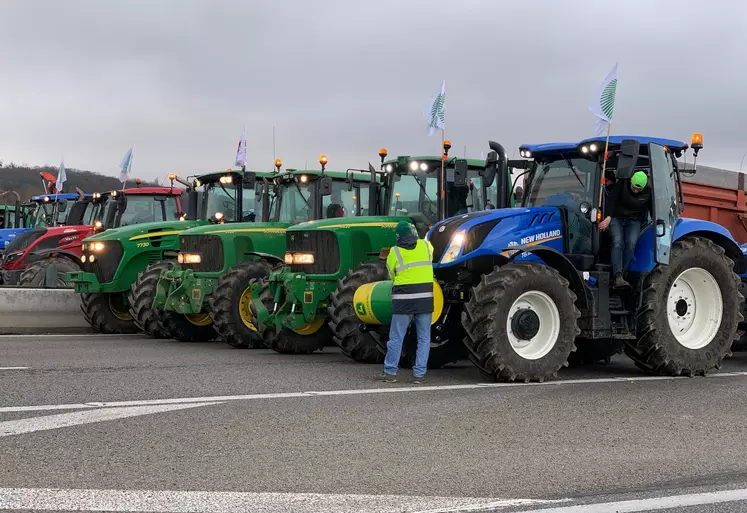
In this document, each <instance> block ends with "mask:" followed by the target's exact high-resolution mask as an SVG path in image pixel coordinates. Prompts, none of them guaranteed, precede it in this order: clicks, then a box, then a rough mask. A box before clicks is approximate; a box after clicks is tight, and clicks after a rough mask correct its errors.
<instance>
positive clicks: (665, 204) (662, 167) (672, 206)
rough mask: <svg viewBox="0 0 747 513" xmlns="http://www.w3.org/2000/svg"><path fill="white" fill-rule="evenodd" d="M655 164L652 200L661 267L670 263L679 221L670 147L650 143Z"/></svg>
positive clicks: (652, 165) (658, 259)
mask: <svg viewBox="0 0 747 513" xmlns="http://www.w3.org/2000/svg"><path fill="white" fill-rule="evenodd" d="M648 154H649V159H650V162H651V187H652V191H651V200H652V202H653V217H654V218H653V225H654V257H655V259H656V262H657V263H659V264H664V265H667V264H669V254H670V252H671V250H672V236H673V233H674V227H675V226H676V224H677V219H678V218H679V212H678V209H677V192H676V190H675V185H674V180H675V176H674V166H673V165H672V159H671V158H670V155H669V151H668V150H667V148H666V147H664V146H662V145H660V144H655V143H649V145H648Z"/></svg>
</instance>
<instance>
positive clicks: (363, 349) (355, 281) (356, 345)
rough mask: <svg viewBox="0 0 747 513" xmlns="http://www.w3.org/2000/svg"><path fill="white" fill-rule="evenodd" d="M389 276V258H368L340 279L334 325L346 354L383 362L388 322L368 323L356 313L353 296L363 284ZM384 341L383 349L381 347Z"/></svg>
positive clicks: (334, 295) (334, 296) (331, 313)
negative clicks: (386, 323) (382, 323)
mask: <svg viewBox="0 0 747 513" xmlns="http://www.w3.org/2000/svg"><path fill="white" fill-rule="evenodd" d="M387 279H389V272H388V271H387V269H386V262H383V261H381V262H365V263H363V264H361V265H359V266H358V267H356V268H355V269H351V270H349V271H348V274H347V276H345V277H344V278H343V279H341V280H340V281H339V282H338V283H337V290H335V291H334V292H332V295H331V296H330V301H329V307H328V311H329V319H330V323H329V324H330V328H331V329H332V331H333V333H334V341H335V343H336V344H337V345H338V346H340V349H341V350H342V354H344V355H345V356H347V357H348V358H352V359H353V360H355V361H356V362H361V363H383V362H384V355H385V354H386V342H387V338H388V330H387V327H386V326H378V325H373V324H372V325H366V324H365V323H364V322H363V321H361V320H360V319H359V318H358V316H357V315H356V314H355V305H354V301H353V296H355V291H356V290H357V289H358V287H360V286H361V285H364V284H366V283H373V282H376V281H383V280H387ZM382 343H383V351H382V349H381V348H380V346H381V344H382Z"/></svg>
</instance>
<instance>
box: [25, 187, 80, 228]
mask: <svg viewBox="0 0 747 513" xmlns="http://www.w3.org/2000/svg"><path fill="white" fill-rule="evenodd" d="M92 199H93V195H91V194H80V193H78V194H73V193H60V194H46V195H43V196H33V197H32V198H31V204H30V205H29V207H30V213H29V216H28V217H27V222H28V225H27V226H28V227H30V228H45V227H48V226H58V225H70V224H73V225H74V224H79V222H80V219H79V218H80V217H82V214H81V212H80V210H79V209H73V208H71V207H72V206H73V205H74V204H75V203H76V202H77V201H83V202H90V201H91V200H92ZM71 213H72V214H73V215H72V216H70V217H68V215H69V214H71Z"/></svg>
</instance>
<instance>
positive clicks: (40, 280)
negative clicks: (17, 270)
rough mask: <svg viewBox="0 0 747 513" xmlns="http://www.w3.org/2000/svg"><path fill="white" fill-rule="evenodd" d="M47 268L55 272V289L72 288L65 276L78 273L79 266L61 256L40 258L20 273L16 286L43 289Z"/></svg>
mask: <svg viewBox="0 0 747 513" xmlns="http://www.w3.org/2000/svg"><path fill="white" fill-rule="evenodd" d="M47 267H54V269H55V271H56V275H57V276H56V278H57V279H56V286H57V288H68V289H70V288H73V284H72V283H69V282H68V281H67V279H65V275H66V274H67V273H71V272H77V271H80V265H78V264H77V263H75V262H74V261H73V260H72V259H71V258H67V257H63V256H53V257H47V258H42V259H41V260H37V261H36V262H33V263H31V264H29V266H28V267H26V269H25V270H24V271H23V272H22V273H21V278H20V280H19V282H18V286H19V287H32V288H44V278H45V275H46V273H47Z"/></svg>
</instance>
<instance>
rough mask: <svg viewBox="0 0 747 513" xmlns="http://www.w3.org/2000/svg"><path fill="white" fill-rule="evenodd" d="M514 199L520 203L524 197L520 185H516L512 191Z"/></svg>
mask: <svg viewBox="0 0 747 513" xmlns="http://www.w3.org/2000/svg"><path fill="white" fill-rule="evenodd" d="M514 199H515V200H516V201H517V202H519V203H521V202H522V200H523V199H524V189H523V188H522V187H516V190H515V191H514Z"/></svg>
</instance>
